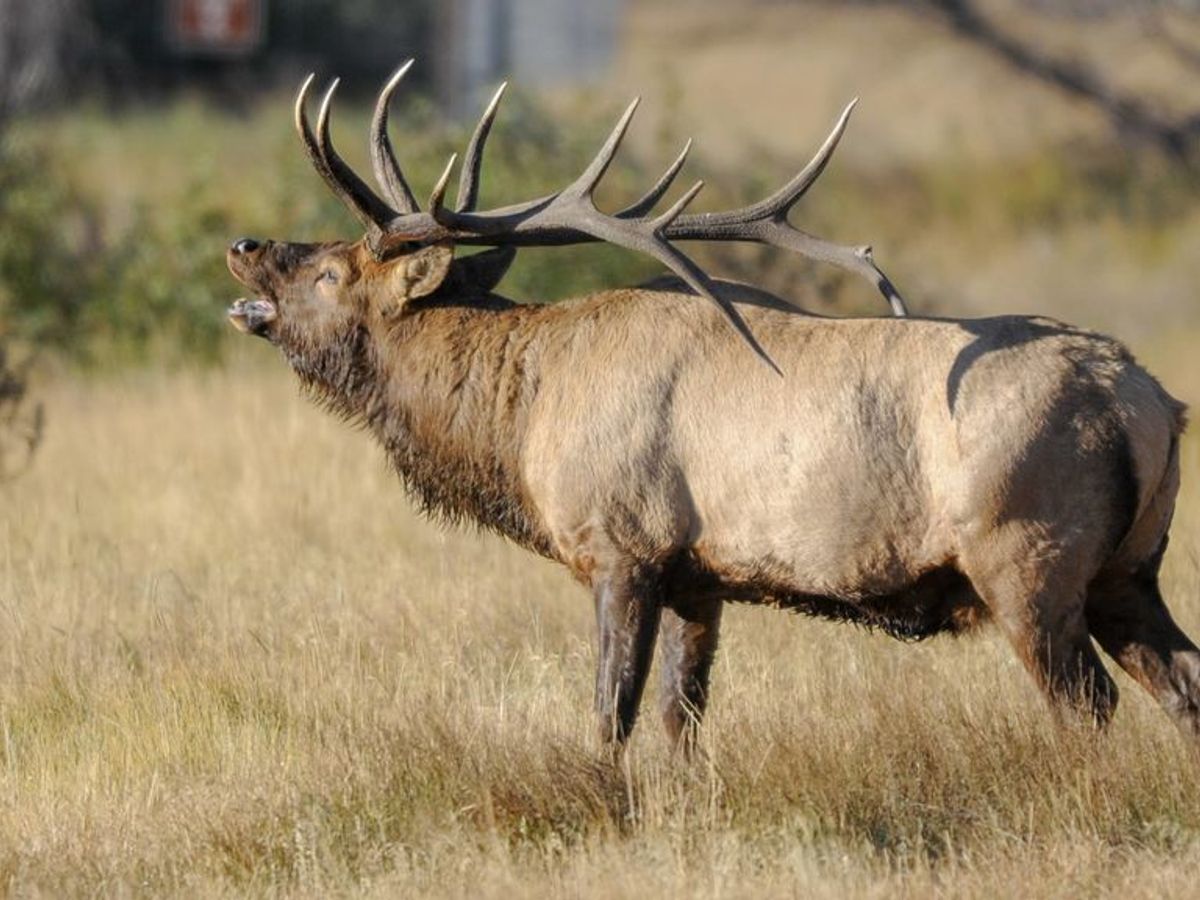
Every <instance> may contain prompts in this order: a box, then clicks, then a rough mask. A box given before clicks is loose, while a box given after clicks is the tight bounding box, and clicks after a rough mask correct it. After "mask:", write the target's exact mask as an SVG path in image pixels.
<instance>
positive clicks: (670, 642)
mask: <svg viewBox="0 0 1200 900" xmlns="http://www.w3.org/2000/svg"><path fill="white" fill-rule="evenodd" d="M721 607H722V603H721V601H720V600H702V601H698V602H691V603H686V604H677V605H672V606H667V607H666V608H665V609H664V610H663V614H662V616H663V618H662V627H661V629H660V635H659V640H660V641H661V642H662V644H661V647H660V650H659V663H660V664H661V668H662V686H661V693H660V695H659V706H660V709H661V712H662V719H663V725H664V726H665V727H666V729H667V734H668V736H669V737H670V738H671V741H672V742H673V743H674V744H675V746H677V747H681V748H682V749H683V750H684V752H685V753H690V752H691V751H692V750H693V749H694V746H695V740H696V734H697V730H698V728H699V725H700V720H701V718H702V717H703V716H704V707H705V706H706V705H707V703H708V676H709V672H710V670H711V669H712V662H713V657H714V656H715V655H716V652H717V637H718V634H719V632H720V628H721Z"/></svg>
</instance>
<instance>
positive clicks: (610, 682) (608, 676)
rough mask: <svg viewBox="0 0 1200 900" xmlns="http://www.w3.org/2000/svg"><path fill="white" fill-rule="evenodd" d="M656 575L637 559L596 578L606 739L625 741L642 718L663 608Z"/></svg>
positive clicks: (599, 698) (599, 686)
mask: <svg viewBox="0 0 1200 900" xmlns="http://www.w3.org/2000/svg"><path fill="white" fill-rule="evenodd" d="M657 575H658V573H657V572H656V571H651V570H648V569H647V568H645V567H642V566H639V565H636V564H633V565H626V566H622V567H620V568H618V569H616V570H615V571H613V572H611V573H609V574H608V575H606V576H603V577H598V578H597V579H596V580H595V581H594V582H593V590H594V595H595V603H596V625H597V630H598V632H599V640H600V659H599V665H598V667H597V670H596V715H597V718H598V720H599V721H598V724H599V726H600V739H601V740H602V741H604V742H605V743H606V744H611V743H614V742H616V743H624V742H625V741H626V740H627V739H628V737H629V735H630V732H632V731H633V723H634V720H635V719H636V718H637V711H638V704H639V703H640V701H641V699H642V689H643V688H644V687H645V685H646V675H647V673H648V672H649V670H650V660H651V657H652V656H653V653H654V638H655V635H656V634H657V632H658V623H659V617H660V615H661V612H662V597H661V591H660V587H659V584H658V578H657Z"/></svg>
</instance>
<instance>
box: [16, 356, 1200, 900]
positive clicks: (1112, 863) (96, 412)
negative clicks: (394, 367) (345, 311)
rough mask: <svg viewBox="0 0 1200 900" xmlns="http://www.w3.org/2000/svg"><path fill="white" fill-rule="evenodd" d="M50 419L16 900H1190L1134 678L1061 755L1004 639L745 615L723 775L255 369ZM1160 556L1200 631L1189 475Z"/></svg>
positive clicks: (1167, 737) (183, 380) (576, 608)
mask: <svg viewBox="0 0 1200 900" xmlns="http://www.w3.org/2000/svg"><path fill="white" fill-rule="evenodd" d="M249 355H250V356H251V358H250V359H243V360H241V361H239V362H237V363H236V364H234V365H232V366H231V367H230V368H229V369H227V370H226V371H223V372H218V371H211V370H210V371H206V372H199V373H197V372H188V371H183V372H177V373H175V374H169V375H165V374H161V373H150V372H142V373H137V374H126V375H120V376H111V377H106V378H102V379H90V380H87V381H83V380H77V379H75V378H65V379H63V380H61V381H59V382H57V383H56V384H55V385H54V386H53V387H52V388H49V389H48V393H46V395H45V401H46V403H47V404H48V406H49V407H50V408H51V409H53V410H54V411H55V419H54V427H53V428H52V429H51V430H50V431H49V433H48V436H47V442H46V445H45V446H44V447H43V449H42V451H41V455H40V456H39V458H38V460H37V464H36V466H35V467H34V468H33V469H32V470H31V471H30V472H29V473H27V474H26V475H25V476H24V477H23V478H21V479H20V480H18V481H16V482H14V483H11V484H9V485H6V486H5V487H4V488H3V494H0V499H2V505H0V559H2V560H3V566H2V568H0V572H2V575H0V621H2V627H0V797H3V798H5V800H4V802H3V803H0V891H3V890H5V889H7V892H9V893H11V894H13V895H16V896H38V895H44V896H62V895H65V894H96V893H103V894H107V895H115V896H120V895H158V894H163V893H177V892H178V893H184V894H190V895H195V896H220V895H230V896H233V895H241V894H264V893H266V894H278V895H288V896H330V895H351V894H352V895H365V896H371V895H375V896H412V895H418V894H419V895H425V896H446V897H454V896H485V897H486V896H495V897H507V896H545V897H559V896H585V897H623V896H628V897H637V896H646V895H647V894H648V893H661V894H665V895H668V896H711V897H717V896H721V897H739V896H740V897H758V896H764V895H790V896H829V897H835V896H836V897H844V896H879V897H883V896H888V897H891V896H897V895H909V896H927V895H929V894H930V893H931V892H944V893H946V894H947V895H954V896H977V897H988V896H995V894H996V892H997V890H998V889H1000V886H1003V891H1004V892H1006V893H1009V892H1011V894H1013V895H1021V896H1061V897H1074V896H1079V895H1080V894H1081V893H1086V894H1089V895H1095V896H1113V897H1123V898H1129V897H1161V896H1167V895H1175V896H1187V895H1190V894H1191V892H1192V891H1194V885H1195V872H1196V867H1197V865H1200V840H1198V835H1200V766H1198V765H1197V759H1196V756H1195V749H1194V748H1189V747H1188V746H1187V744H1186V743H1185V742H1184V741H1183V740H1182V738H1181V737H1180V736H1179V735H1178V734H1177V733H1176V732H1175V730H1174V729H1173V727H1172V726H1171V725H1170V724H1169V723H1168V721H1167V719H1166V717H1165V716H1163V715H1162V714H1161V713H1160V712H1159V710H1158V709H1157V708H1156V707H1155V706H1154V705H1153V704H1152V703H1151V702H1150V701H1149V700H1148V698H1147V697H1146V696H1144V695H1143V694H1142V692H1141V691H1140V690H1139V689H1138V688H1137V687H1136V686H1135V685H1133V684H1132V683H1131V682H1129V680H1128V679H1125V678H1124V677H1123V676H1122V677H1120V685H1121V689H1122V692H1123V703H1122V706H1121V708H1120V710H1119V711H1118V715H1117V718H1116V721H1115V723H1114V725H1113V726H1112V728H1111V731H1110V733H1108V734H1106V735H1104V736H1103V737H1096V736H1094V735H1092V734H1090V733H1079V734H1075V733H1065V734H1064V733H1059V732H1055V731H1054V730H1053V729H1052V728H1051V725H1050V719H1049V715H1048V713H1047V711H1046V709H1045V708H1044V706H1043V704H1042V702H1041V699H1040V697H1039V696H1038V695H1037V694H1036V693H1035V691H1034V689H1033V687H1032V685H1031V683H1030V681H1029V680H1028V679H1027V677H1026V675H1025V673H1024V671H1023V670H1022V669H1021V668H1020V667H1019V665H1018V664H1017V662H1016V661H1015V659H1014V658H1013V656H1012V655H1011V654H1010V653H1009V652H1008V650H1007V648H1006V647H1005V646H1004V645H1003V644H1002V642H1001V641H1000V640H999V639H998V637H997V636H996V635H994V634H990V633H985V634H983V635H982V636H978V637H972V638H967V639H961V640H950V639H942V640H939V639H934V640H932V641H930V642H927V643H925V644H921V645H916V646H911V645H904V644H901V643H898V642H895V641H892V640H891V639H889V638H886V637H883V636H878V635H869V634H865V633H863V632H861V631H859V630H856V629H854V628H852V627H850V626H837V625H830V624H825V623H820V622H814V621H810V620H806V619H801V618H799V617H793V616H790V615H789V614H786V613H782V612H778V611H772V610H756V609H753V608H747V607H733V608H731V609H730V610H729V612H728V614H727V618H726V626H725V634H724V642H723V648H722V652H721V654H720V657H719V661H718V665H717V667H716V671H715V675H714V678H715V696H714V708H713V710H712V715H711V717H710V720H709V723H708V727H707V730H706V734H705V738H704V741H705V743H704V749H705V758H704V760H703V761H700V762H694V763H690V764H689V763H685V762H682V761H680V760H678V759H675V758H673V757H672V756H671V755H670V754H669V753H668V752H667V748H666V743H665V739H664V737H663V735H662V734H661V732H660V729H659V727H658V723H657V721H656V716H655V715H654V713H653V709H654V701H653V696H652V695H653V690H651V691H648V694H649V695H650V696H648V697H647V703H646V710H645V712H646V715H645V716H644V718H643V720H642V725H641V727H640V728H639V730H638V732H637V734H636V735H635V739H634V741H633V744H632V747H631V750H630V752H629V754H628V757H627V759H626V760H625V762H624V763H622V764H617V765H610V764H608V763H605V762H603V761H602V756H601V754H600V752H599V748H598V746H596V745H595V744H594V743H593V740H592V738H591V734H592V723H591V718H590V713H589V708H590V699H591V690H592V687H591V679H592V665H593V655H594V651H593V648H592V622H591V619H592V616H591V604H590V601H589V599H588V598H587V596H586V594H585V592H584V591H583V590H582V589H581V588H579V587H578V586H576V585H575V584H573V583H572V582H570V581H569V579H568V578H567V577H566V576H565V575H564V574H563V573H562V572H560V571H559V570H558V569H557V568H555V567H553V566H551V565H549V564H546V563H542V562H539V561H536V560H534V559H532V558H531V557H530V556H529V555H528V554H526V553H524V552H523V551H520V550H517V549H515V548H513V547H511V546H509V545H507V544H505V543H504V542H502V541H500V540H499V539H497V538H493V537H488V536H483V535H477V534H471V533H465V532H450V533H446V532H442V531H439V530H438V529H437V528H435V527H434V526H432V525H430V524H428V523H426V522H423V521H421V520H420V519H419V518H418V517H417V516H416V515H415V513H414V512H413V510H412V509H411V508H410V507H409V505H408V504H407V502H406V500H405V499H404V497H403V494H402V491H401V489H400V487H399V486H398V484H396V483H395V481H394V478H393V477H392V476H391V475H390V474H389V473H388V471H387V469H386V467H385V465H384V463H383V460H382V454H381V453H380V452H379V451H378V450H377V449H376V448H375V447H374V446H373V445H372V443H371V441H370V440H369V439H368V437H367V436H366V435H364V434H361V433H356V432H354V431H352V430H350V429H347V428H346V427H345V426H343V425H342V424H340V423H338V422H336V421H334V420H332V419H331V418H330V417H329V416H327V415H325V414H323V413H322V412H321V411H319V410H317V409H316V408H314V407H312V406H311V405H310V404H308V403H307V402H306V401H304V400H303V399H302V398H300V397H299V396H298V395H297V391H296V390H295V389H294V387H293V385H292V384H291V379H290V376H288V375H287V374H286V373H285V372H283V371H282V366H273V367H269V368H267V367H264V366H263V364H262V361H261V360H259V359H257V358H255V357H256V356H257V354H249ZM1196 449H1197V447H1196V444H1195V443H1194V442H1192V443H1190V444H1189V445H1188V446H1187V447H1186V450H1187V452H1188V460H1187V466H1186V468H1187V471H1186V478H1187V483H1188V487H1187V493H1186V494H1185V496H1184V501H1183V504H1182V508H1181V510H1180V512H1179V516H1178V523H1177V525H1176V530H1175V541H1174V542H1173V544H1172V548H1171V552H1170V554H1169V556H1168V559H1167V564H1166V575H1165V584H1166V592H1167V595H1168V597H1169V598H1170V601H1171V603H1172V606H1173V607H1174V609H1175V610H1176V612H1177V614H1178V616H1179V618H1180V619H1181V620H1182V622H1183V623H1184V624H1185V625H1186V626H1187V627H1188V628H1189V629H1190V630H1191V632H1192V633H1193V634H1200V457H1198V455H1197V453H1196Z"/></svg>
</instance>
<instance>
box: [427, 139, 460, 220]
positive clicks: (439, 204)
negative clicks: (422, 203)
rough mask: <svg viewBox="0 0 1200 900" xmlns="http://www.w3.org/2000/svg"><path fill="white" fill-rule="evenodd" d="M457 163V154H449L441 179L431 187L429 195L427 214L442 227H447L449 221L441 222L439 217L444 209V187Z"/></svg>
mask: <svg viewBox="0 0 1200 900" xmlns="http://www.w3.org/2000/svg"><path fill="white" fill-rule="evenodd" d="M457 161H458V154H457V153H451V154H450V159H449V160H448V161H447V163H446V168H445V169H443V170H442V174H441V177H439V178H438V180H437V183H436V184H435V185H434V186H433V191H432V192H431V193H430V195H429V214H430V215H431V216H433V218H434V221H436V222H439V223H441V224H443V225H449V224H450V222H449V221H443V218H444V217H443V216H442V215H441V214H442V213H443V212H444V211H445V209H446V207H445V206H444V205H443V203H444V201H445V199H446V185H448V184H449V183H450V173H451V172H453V171H454V164H455V163H456V162H457Z"/></svg>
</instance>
